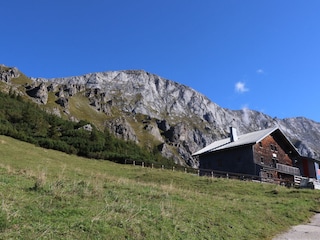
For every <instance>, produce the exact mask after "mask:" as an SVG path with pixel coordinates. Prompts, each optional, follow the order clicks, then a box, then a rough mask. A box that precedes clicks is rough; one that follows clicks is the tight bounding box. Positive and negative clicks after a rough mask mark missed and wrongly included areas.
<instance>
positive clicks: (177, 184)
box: [0, 135, 320, 239]
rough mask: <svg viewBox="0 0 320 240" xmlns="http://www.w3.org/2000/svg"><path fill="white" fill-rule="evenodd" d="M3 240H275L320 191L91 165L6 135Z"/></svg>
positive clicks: (0, 150) (1, 170)
mask: <svg viewBox="0 0 320 240" xmlns="http://www.w3.org/2000/svg"><path fill="white" fill-rule="evenodd" d="M0 156H1V157H0V196H1V210H0V239H271V238H272V236H274V235H276V234H277V233H279V232H281V231H284V230H286V229H287V228H288V227H289V226H291V225H294V224H298V223H301V222H306V221H307V219H308V218H309V217H310V216H311V215H312V214H314V212H317V211H319V210H320V206H319V201H320V192H319V191H312V190H298V189H288V188H285V187H281V186H277V185H271V184H262V183H254V182H244V181H237V180H231V179H216V178H206V177H198V176H196V175H191V174H186V173H179V172H173V171H169V170H161V169H151V168H141V167H138V166H136V167H133V166H129V165H119V164H116V163H113V162H109V161H99V160H88V159H85V158H81V157H77V156H75V155H69V154H65V153H61V152H58V151H54V150H48V149H44V148H40V147H36V146H34V145H32V144H29V143H25V142H21V141H18V140H15V139H12V138H10V137H6V136H1V135H0Z"/></svg>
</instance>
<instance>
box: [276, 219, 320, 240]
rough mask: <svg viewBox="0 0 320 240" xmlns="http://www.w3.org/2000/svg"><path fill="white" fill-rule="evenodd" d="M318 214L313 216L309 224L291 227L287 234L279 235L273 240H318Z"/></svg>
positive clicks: (319, 236) (319, 228) (319, 222)
mask: <svg viewBox="0 0 320 240" xmlns="http://www.w3.org/2000/svg"><path fill="white" fill-rule="evenodd" d="M319 239H320V214H316V215H314V216H313V217H312V218H311V219H310V223H308V224H302V225H298V226H294V227H292V228H291V229H290V230H289V231H288V232H286V233H283V234H280V235H278V236H276V237H275V238H273V240H319Z"/></svg>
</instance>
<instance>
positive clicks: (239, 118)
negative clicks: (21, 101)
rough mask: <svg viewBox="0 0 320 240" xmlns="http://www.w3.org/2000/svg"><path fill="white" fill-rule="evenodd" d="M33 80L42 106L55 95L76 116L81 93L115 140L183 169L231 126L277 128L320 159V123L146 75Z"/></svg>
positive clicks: (66, 111) (130, 72) (125, 73)
mask: <svg viewBox="0 0 320 240" xmlns="http://www.w3.org/2000/svg"><path fill="white" fill-rule="evenodd" d="M31 79H32V80H33V82H34V86H33V87H30V86H29V88H30V89H29V90H28V91H29V92H30V91H31V90H32V91H34V93H33V94H29V93H28V94H29V96H31V97H33V98H36V99H38V102H39V103H41V104H44V105H45V104H46V103H47V101H48V97H47V96H48V93H50V92H52V93H54V94H55V97H56V99H55V103H57V105H59V106H60V107H62V108H63V109H64V111H63V114H69V115H72V114H71V112H72V111H70V110H72V109H70V108H71V107H70V104H69V101H70V100H72V99H73V98H74V97H75V96H77V94H80V95H82V96H84V97H86V98H87V99H88V102H89V104H90V107H92V108H94V109H95V110H96V111H98V112H102V113H104V114H105V116H106V118H105V123H104V126H107V127H108V128H109V129H110V130H111V131H112V132H113V133H114V134H115V135H117V136H119V137H121V138H124V139H126V140H132V141H135V142H137V143H139V144H145V145H147V146H148V147H150V148H152V146H150V145H152V144H153V145H156V147H157V148H158V149H159V151H160V152H161V153H162V154H163V155H165V156H167V157H172V158H173V159H174V160H175V162H177V163H180V164H188V165H190V166H197V160H196V159H193V158H192V156H191V154H192V153H193V152H195V151H197V150H198V149H200V148H202V147H204V146H205V145H208V144H210V143H211V142H213V141H215V140H217V139H220V138H223V137H227V136H228V134H229V127H230V126H231V125H232V126H234V127H236V128H237V130H238V133H239V134H244V133H247V132H250V131H255V130H259V129H265V128H269V127H271V126H274V125H277V126H279V127H280V128H281V129H282V130H283V131H284V133H285V134H286V135H287V136H288V137H289V139H290V140H291V141H292V142H293V143H295V144H296V146H297V147H298V148H299V150H300V152H301V153H303V154H304V155H308V156H310V157H315V158H319V153H320V144H319V142H320V123H317V122H314V121H312V120H309V119H306V118H290V119H276V118H272V117H270V116H268V115H266V114H264V113H261V112H257V111H253V110H250V109H243V110H238V111H232V110H229V109H224V108H222V107H220V106H218V105H217V104H215V103H213V102H212V101H210V100H209V99H208V98H207V97H206V96H204V95H203V94H201V93H199V92H197V91H195V90H193V89H192V88H190V87H187V86H185V85H182V84H179V83H177V82H174V81H170V80H168V79H164V78H162V77H160V76H157V75H155V74H151V73H148V72H146V71H143V70H125V71H108V72H98V73H90V74H85V75H83V76H74V77H66V78H52V79H44V78H31ZM34 89H36V90H37V91H36V90H34ZM142 116H143V117H142ZM73 117H74V116H73ZM146 139H147V140H146ZM151 143H152V144H151ZM177 153H178V154H177Z"/></svg>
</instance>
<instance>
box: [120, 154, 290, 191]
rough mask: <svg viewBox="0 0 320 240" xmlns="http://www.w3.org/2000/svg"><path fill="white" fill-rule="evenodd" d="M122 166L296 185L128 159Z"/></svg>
mask: <svg viewBox="0 0 320 240" xmlns="http://www.w3.org/2000/svg"><path fill="white" fill-rule="evenodd" d="M118 163H121V164H130V165H133V166H140V167H142V168H144V167H148V168H155V169H166V170H171V171H179V172H185V173H189V174H195V175H198V176H207V177H212V178H229V179H238V180H243V181H255V182H264V183H274V184H280V185H284V186H287V187H291V186H293V185H294V183H293V182H290V181H287V180H284V179H279V178H261V177H260V176H256V175H249V174H242V173H231V172H223V171H217V170H212V169H200V168H191V167H184V166H178V165H176V166H165V165H163V164H159V163H148V162H143V161H136V160H130V159H126V160H124V161H123V162H118Z"/></svg>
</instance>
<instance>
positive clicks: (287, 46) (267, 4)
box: [0, 0, 320, 122]
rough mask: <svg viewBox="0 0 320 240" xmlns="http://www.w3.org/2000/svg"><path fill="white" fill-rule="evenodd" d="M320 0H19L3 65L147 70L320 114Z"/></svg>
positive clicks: (8, 8) (259, 103)
mask: <svg viewBox="0 0 320 240" xmlns="http://www.w3.org/2000/svg"><path fill="white" fill-rule="evenodd" d="M319 12H320V1H318V0H309V1H302V0H300V1H296V0H237V1H235V0H223V1H222V0H197V1H196V0H170V1H169V0H161V1H160V0H153V1H152V0H90V1H89V0H54V1H50V0H29V1H25V0H11V1H2V2H1V37H0V43H1V55H0V56H1V58H0V63H3V64H5V65H8V66H16V67H18V68H19V69H20V70H21V71H23V72H24V73H25V74H26V75H28V76H32V77H47V78H50V77H66V76H75V75H82V74H86V73H90V72H100V71H110V70H127V69H143V70H145V71H148V72H151V73H154V74H157V75H160V76H161V77H164V78H167V79H170V80H173V81H176V82H179V83H181V84H184V85H187V86H189V87H191V88H193V89H195V90H197V91H199V92H201V93H203V94H204V95H206V96H207V97H208V98H210V99H211V100H212V101H213V102H215V103H217V104H218V105H220V106H221V107H224V108H229V109H233V110H237V109H242V108H249V109H253V110H258V111H262V112H264V113H265V114H268V115H270V116H271V117H278V118H287V117H298V116H303V117H307V118H310V119H313V120H315V121H317V122H320V109H319V102H320V101H319V97H318V96H319V91H320V81H319V80H320V28H319V24H320V14H319Z"/></svg>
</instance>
